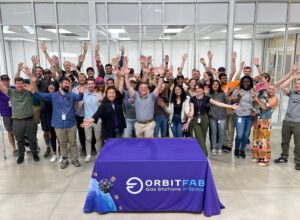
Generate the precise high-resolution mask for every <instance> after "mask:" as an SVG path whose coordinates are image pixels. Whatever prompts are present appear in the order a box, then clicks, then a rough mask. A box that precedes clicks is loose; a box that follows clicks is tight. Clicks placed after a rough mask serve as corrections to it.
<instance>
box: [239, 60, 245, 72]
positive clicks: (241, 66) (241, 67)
mask: <svg viewBox="0 0 300 220" xmlns="http://www.w3.org/2000/svg"><path fill="white" fill-rule="evenodd" d="M245 67H246V64H245V61H242V62H241V64H240V69H241V70H243V69H244V68H245Z"/></svg>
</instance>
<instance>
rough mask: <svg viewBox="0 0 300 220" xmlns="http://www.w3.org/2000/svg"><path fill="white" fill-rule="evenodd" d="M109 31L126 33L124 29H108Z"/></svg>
mask: <svg viewBox="0 0 300 220" xmlns="http://www.w3.org/2000/svg"><path fill="white" fill-rule="evenodd" d="M108 31H109V33H111V34H119V33H125V30H124V29H108Z"/></svg>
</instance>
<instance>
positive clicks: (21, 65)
mask: <svg viewBox="0 0 300 220" xmlns="http://www.w3.org/2000/svg"><path fill="white" fill-rule="evenodd" d="M23 65H24V64H23V63H19V64H18V71H19V72H21V71H22V69H23Z"/></svg>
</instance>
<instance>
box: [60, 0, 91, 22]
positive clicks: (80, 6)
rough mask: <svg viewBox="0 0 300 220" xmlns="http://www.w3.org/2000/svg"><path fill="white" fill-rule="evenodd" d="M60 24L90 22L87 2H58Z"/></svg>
mask: <svg viewBox="0 0 300 220" xmlns="http://www.w3.org/2000/svg"><path fill="white" fill-rule="evenodd" d="M57 13H58V23H59V24H74V25H77V24H78V25H80V24H87V25H88V24H89V7H88V4H87V3H57Z"/></svg>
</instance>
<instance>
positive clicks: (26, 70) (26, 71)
mask: <svg viewBox="0 0 300 220" xmlns="http://www.w3.org/2000/svg"><path fill="white" fill-rule="evenodd" d="M23 72H24V73H25V74H26V75H27V76H28V77H30V76H31V71H30V68H29V67H28V66H24V68H23Z"/></svg>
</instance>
